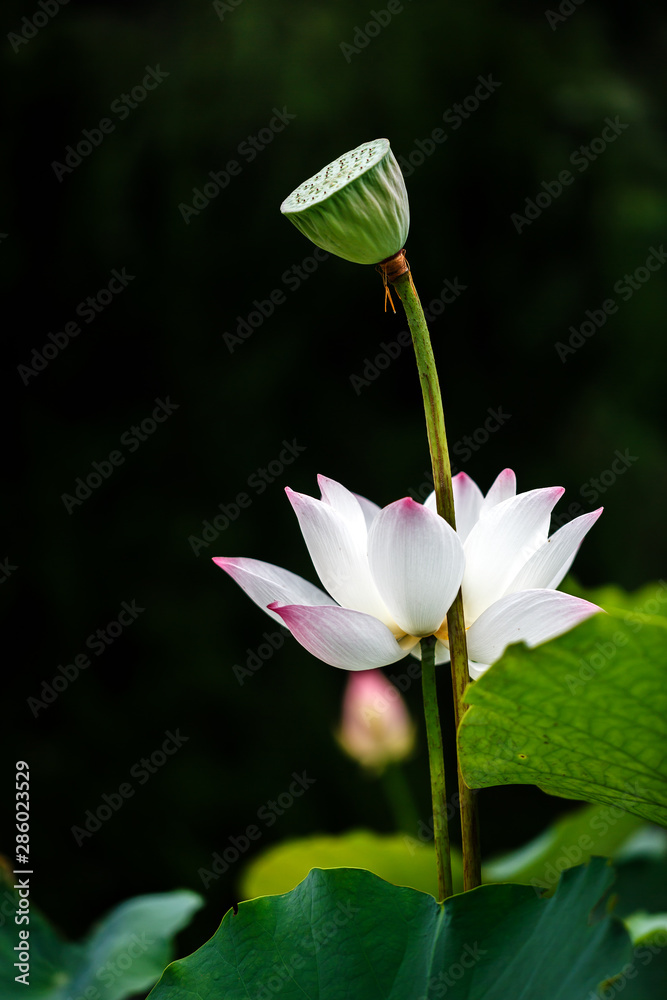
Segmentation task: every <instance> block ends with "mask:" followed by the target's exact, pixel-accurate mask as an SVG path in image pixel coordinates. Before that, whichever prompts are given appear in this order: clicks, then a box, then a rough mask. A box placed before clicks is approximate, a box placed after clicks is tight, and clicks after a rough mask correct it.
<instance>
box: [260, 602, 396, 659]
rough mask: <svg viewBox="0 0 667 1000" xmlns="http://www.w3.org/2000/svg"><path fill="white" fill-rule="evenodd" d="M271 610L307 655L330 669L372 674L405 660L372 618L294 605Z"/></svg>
mask: <svg viewBox="0 0 667 1000" xmlns="http://www.w3.org/2000/svg"><path fill="white" fill-rule="evenodd" d="M270 610H271V611H273V612H275V613H277V614H278V615H280V617H281V619H282V620H283V621H284V623H285V625H287V627H288V629H289V630H290V632H291V633H292V635H293V636H294V638H295V639H297V640H298V642H300V643H301V645H302V646H304V647H305V648H306V649H307V650H308V652H309V653H312V654H313V656H316V657H317V658H318V659H320V660H324V662H325V663H329V664H330V665H331V666H332V667H340V668H341V670H372V669H373V668H374V667H384V666H386V665H387V664H388V663H395V662H396V661H397V660H401V659H402V658H403V657H404V656H405V650H403V649H401V647H400V646H399V644H398V643H397V642H396V639H395V638H394V636H393V635H392V633H391V632H390V630H389V629H388V628H387V626H386V625H383V624H382V622H379V621H378V620H377V618H373V617H372V616H371V615H364V614H362V613H361V612H359V611H349V610H348V609H347V608H338V607H328V608H324V607H319V608H315V607H304V606H303V605H294V604H293V605H288V606H286V607H285V606H280V605H278V604H274V605H272V606H271V609H270Z"/></svg>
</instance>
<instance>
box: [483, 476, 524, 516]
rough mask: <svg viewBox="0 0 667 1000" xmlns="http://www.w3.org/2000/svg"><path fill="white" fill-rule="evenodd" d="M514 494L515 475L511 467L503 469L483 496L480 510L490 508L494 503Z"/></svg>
mask: <svg viewBox="0 0 667 1000" xmlns="http://www.w3.org/2000/svg"><path fill="white" fill-rule="evenodd" d="M514 496H516V476H515V474H514V472H513V471H512V470H511V469H503V471H502V472H500V473H498V475H497V476H496V478H495V480H494V482H493V483H492V485H491V489H490V490H489V492H488V493H487V494H486V496H485V497H484V505H483V507H482V511H487V510H491V508H492V507H495V506H496V504H498V503H502V502H503V500H509V498H510V497H514Z"/></svg>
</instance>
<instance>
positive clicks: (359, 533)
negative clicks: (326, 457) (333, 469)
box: [317, 476, 367, 547]
mask: <svg viewBox="0 0 667 1000" xmlns="http://www.w3.org/2000/svg"><path fill="white" fill-rule="evenodd" d="M317 483H318V486H319V487H320V492H321V494H322V503H326V504H328V505H329V506H330V507H333V509H334V510H335V511H336V513H337V514H339V515H340V516H341V518H342V519H343V521H345V523H346V524H347V527H348V529H349V531H350V532H351V534H352V535H353V536H354V537H355V538H357V540H358V542H359V544H360V545H362V546H364V547H365V545H366V535H367V529H366V519H365V517H364V514H363V511H362V509H361V504H360V503H359V501H358V500H357V498H356V496H355V495H354V493H351V492H350V490H348V489H346V488H345V487H344V486H341V484H340V483H337V482H336V480H335V479H328V478H327V477H326V476H318V477H317Z"/></svg>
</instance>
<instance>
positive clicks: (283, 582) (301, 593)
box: [213, 556, 336, 622]
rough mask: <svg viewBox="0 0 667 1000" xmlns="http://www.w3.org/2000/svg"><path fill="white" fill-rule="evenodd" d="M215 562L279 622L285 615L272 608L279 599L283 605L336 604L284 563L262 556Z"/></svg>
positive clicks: (227, 558)
mask: <svg viewBox="0 0 667 1000" xmlns="http://www.w3.org/2000/svg"><path fill="white" fill-rule="evenodd" d="M213 562H214V563H215V564H216V565H217V566H219V567H220V569H224V571H225V573H229V575H230V576H231V578H232V579H233V580H235V581H236V583H238V585H239V587H241V588H242V590H244V591H245V592H246V594H247V595H248V597H249V598H250V599H251V600H252V601H254V602H255V604H257V605H258V607H260V608H261V609H262V611H266V613H267V615H270V616H271V618H274V619H275V620H276V621H277V622H282V618H281V617H280V615H277V614H276V613H275V611H271V610H269V607H268V605H269V604H273V603H275V602H276V601H277V602H278V603H279V604H292V603H299V604H312V605H320V604H324V605H335V603H336V602H335V601H332V599H331V598H330V597H329V595H328V594H325V593H324V591H323V590H320V588H319V587H315V586H313V584H312V583H308V581H307V580H304V579H303V577H300V576H297V574H296V573H290V572H289V570H286V569H281V567H280V566H273V565H272V564H271V563H266V562H260V560H259V559H244V558H242V557H239V558H232V557H228V556H214V557H213Z"/></svg>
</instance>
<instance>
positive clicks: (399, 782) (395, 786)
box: [382, 762, 419, 833]
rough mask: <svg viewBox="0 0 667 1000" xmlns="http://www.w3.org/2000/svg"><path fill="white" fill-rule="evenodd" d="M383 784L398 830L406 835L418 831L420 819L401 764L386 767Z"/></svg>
mask: <svg viewBox="0 0 667 1000" xmlns="http://www.w3.org/2000/svg"><path fill="white" fill-rule="evenodd" d="M382 783H383V785H384V790H385V794H386V796H387V801H388V802H389V805H390V807H391V811H392V813H393V815H394V822H395V824H396V829H397V830H402V831H403V832H404V833H408V832H409V831H411V830H416V829H417V826H418V825H419V817H418V815H417V810H416V808H415V804H414V802H413V800H412V792H411V791H410V786H409V784H408V782H407V780H406V777H405V772H404V770H403V767H402V766H401V764H400V763H398V762H396V763H394V764H389V765H388V766H387V767H386V769H385V770H384V771H383V772H382Z"/></svg>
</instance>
